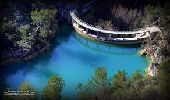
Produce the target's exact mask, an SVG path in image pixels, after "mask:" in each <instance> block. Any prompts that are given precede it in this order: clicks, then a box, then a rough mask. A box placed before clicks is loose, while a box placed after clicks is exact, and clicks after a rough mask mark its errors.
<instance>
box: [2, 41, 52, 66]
mask: <svg viewBox="0 0 170 100" xmlns="http://www.w3.org/2000/svg"><path fill="white" fill-rule="evenodd" d="M49 47H50V46H49V44H46V45H45V46H44V47H42V48H40V49H39V50H37V51H34V52H33V53H32V54H31V55H30V54H29V55H27V56H25V57H17V58H9V59H6V60H4V61H1V62H0V66H3V65H6V64H7V63H10V64H11V63H17V62H23V61H27V60H30V59H32V58H34V57H37V56H38V55H39V54H41V53H43V52H45V51H46V50H48V49H49ZM29 53H30V52H29Z"/></svg>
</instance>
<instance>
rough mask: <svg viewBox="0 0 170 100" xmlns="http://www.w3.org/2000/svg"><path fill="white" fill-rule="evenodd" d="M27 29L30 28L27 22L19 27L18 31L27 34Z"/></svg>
mask: <svg viewBox="0 0 170 100" xmlns="http://www.w3.org/2000/svg"><path fill="white" fill-rule="evenodd" d="M29 29H30V26H29V25H28V24H27V25H23V26H20V27H19V31H20V33H21V34H22V35H26V34H28V32H29ZM23 37H25V36H23Z"/></svg>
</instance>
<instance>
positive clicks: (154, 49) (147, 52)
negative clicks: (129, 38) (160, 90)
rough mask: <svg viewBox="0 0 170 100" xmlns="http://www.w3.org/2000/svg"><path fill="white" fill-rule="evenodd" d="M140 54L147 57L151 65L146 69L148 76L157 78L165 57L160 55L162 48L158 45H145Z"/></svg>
mask: <svg viewBox="0 0 170 100" xmlns="http://www.w3.org/2000/svg"><path fill="white" fill-rule="evenodd" d="M139 54H140V55H141V56H146V58H147V59H148V60H149V65H148V67H147V68H146V75H147V76H155V75H156V74H157V71H158V67H159V66H160V64H161V62H162V60H163V56H162V55H161V53H160V48H159V47H158V46H156V45H153V46H151V47H150V46H147V45H145V46H144V47H143V48H142V49H141V50H140V51H139Z"/></svg>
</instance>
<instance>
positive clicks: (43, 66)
mask: <svg viewBox="0 0 170 100" xmlns="http://www.w3.org/2000/svg"><path fill="white" fill-rule="evenodd" d="M139 50H140V47H139V46H118V45H113V44H112V45H111V44H105V43H100V42H96V41H92V40H88V39H86V38H84V37H82V36H79V35H78V34H77V33H76V32H75V31H74V30H73V29H72V28H71V27H70V26H68V25H63V26H62V29H61V30H60V32H58V33H57V35H56V37H55V39H54V40H53V42H52V45H51V48H50V50H49V51H48V52H46V53H44V54H42V55H39V56H38V57H36V58H33V59H31V60H29V61H24V62H20V63H13V64H10V65H7V66H5V68H4V69H1V70H0V75H1V78H0V82H1V85H0V87H1V89H2V90H3V89H5V88H17V87H18V86H19V85H20V84H21V83H22V82H24V81H27V82H29V83H30V84H31V85H32V86H33V87H34V88H36V89H37V90H38V91H41V90H42V89H43V88H44V87H45V86H46V85H47V83H48V79H49V78H50V77H51V76H52V75H59V76H61V77H62V78H63V80H64V83H65V85H64V88H63V91H62V95H64V96H68V95H75V94H76V89H75V88H76V86H77V85H78V83H80V82H81V83H86V82H87V81H88V80H89V79H90V78H91V76H92V75H93V74H94V71H95V69H96V68H97V67H100V66H102V67H105V68H106V70H107V72H108V76H110V77H111V76H113V75H114V73H116V72H118V71H119V70H125V71H126V72H127V74H128V75H131V74H133V73H134V72H135V71H137V70H140V71H141V72H142V73H144V71H145V69H146V67H147V66H148V63H149V62H148V60H147V59H146V58H145V57H143V56H140V55H138V51H139Z"/></svg>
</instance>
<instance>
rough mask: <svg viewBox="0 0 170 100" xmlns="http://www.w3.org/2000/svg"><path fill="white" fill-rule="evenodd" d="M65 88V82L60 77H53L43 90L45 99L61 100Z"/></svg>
mask: <svg viewBox="0 0 170 100" xmlns="http://www.w3.org/2000/svg"><path fill="white" fill-rule="evenodd" d="M63 86H64V81H63V79H62V78H61V77H59V76H52V77H51V78H50V79H49V81H48V85H47V86H46V87H45V88H44V89H43V93H42V96H43V99H44V100H60V99H61V91H62V89H63Z"/></svg>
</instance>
